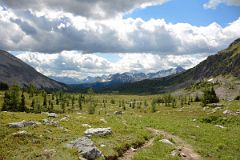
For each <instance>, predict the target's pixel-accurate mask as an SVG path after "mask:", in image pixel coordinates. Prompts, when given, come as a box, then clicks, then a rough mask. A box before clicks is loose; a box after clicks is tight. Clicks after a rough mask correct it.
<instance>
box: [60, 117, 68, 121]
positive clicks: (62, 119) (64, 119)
mask: <svg viewBox="0 0 240 160" xmlns="http://www.w3.org/2000/svg"><path fill="white" fill-rule="evenodd" d="M68 120H69V118H68V117H63V118H61V119H60V121H68Z"/></svg>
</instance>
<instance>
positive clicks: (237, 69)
mask: <svg viewBox="0 0 240 160" xmlns="http://www.w3.org/2000/svg"><path fill="white" fill-rule="evenodd" d="M219 75H231V76H233V77H236V78H238V79H239V78H240V38H239V39H237V40H235V41H234V42H233V43H231V44H230V45H229V47H228V48H226V49H224V50H222V51H220V52H218V53H217V54H215V55H212V56H209V57H208V58H207V59H206V60H204V61H202V62H201V63H199V64H198V65H197V66H195V67H193V68H191V69H188V70H184V69H183V68H182V67H177V68H171V69H169V70H162V71H159V72H156V73H148V74H145V73H141V72H136V71H133V72H125V73H117V74H111V75H103V76H98V77H87V78H86V79H82V80H79V79H73V78H68V77H67V78H66V77H55V79H56V80H59V81H62V82H65V83H73V82H74V81H75V83H76V84H74V85H68V86H69V87H68V89H69V90H70V91H71V90H75V91H83V90H84V89H87V88H90V87H91V88H94V89H95V90H96V91H98V92H113V91H117V92H120V93H162V92H168V91H171V90H175V89H178V88H183V87H186V86H189V85H191V84H192V83H194V82H196V81H199V80H203V79H206V78H210V77H216V76H219ZM52 78H54V77H52ZM59 78H62V79H59ZM0 82H5V83H8V84H9V85H12V84H14V83H17V84H19V85H21V86H27V85H29V84H33V85H35V86H36V87H38V88H46V89H63V88H66V85H65V84H63V83H60V82H57V81H55V80H52V79H50V78H48V77H46V76H44V75H43V74H41V73H39V72H37V71H36V70H35V69H34V68H32V67H31V66H29V65H27V64H26V63H24V62H22V61H21V60H20V59H18V58H16V57H14V56H13V55H11V54H9V53H8V52H6V51H2V50H0ZM80 83H82V84H80Z"/></svg>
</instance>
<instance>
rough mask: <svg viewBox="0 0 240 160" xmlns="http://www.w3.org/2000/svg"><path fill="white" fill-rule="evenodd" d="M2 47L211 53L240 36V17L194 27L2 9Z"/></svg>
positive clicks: (149, 21)
mask: <svg viewBox="0 0 240 160" xmlns="http://www.w3.org/2000/svg"><path fill="white" fill-rule="evenodd" d="M0 22H1V23H0V28H4V30H1V31H0V36H1V41H0V46H1V47H2V49H5V50H21V51H33V52H43V53H58V52H61V51H63V50H78V51H82V52H84V53H95V52H103V53H146V52H147V53H154V54H159V55H167V54H173V55H181V54H196V53H212V52H217V51H218V50H221V49H223V48H225V47H226V46H227V45H228V44H229V43H231V42H232V41H233V40H234V39H236V38H238V37H240V31H239V28H240V18H239V19H237V20H236V21H234V22H232V23H230V24H229V25H228V26H226V27H221V26H220V25H219V24H217V23H212V24H210V25H208V26H193V25H190V24H187V23H177V24H172V23H167V22H166V21H165V20H164V19H151V20H148V21H144V20H143V19H141V18H137V19H132V18H127V19H122V18H114V19H104V20H102V19H101V20H96V19H87V18H86V17H82V16H74V15H73V14H71V13H65V12H61V11H59V12H55V11H54V12H52V11H48V12H41V13H37V12H32V11H30V10H24V11H23V10H20V11H18V10H14V11H13V10H9V9H4V8H0Z"/></svg>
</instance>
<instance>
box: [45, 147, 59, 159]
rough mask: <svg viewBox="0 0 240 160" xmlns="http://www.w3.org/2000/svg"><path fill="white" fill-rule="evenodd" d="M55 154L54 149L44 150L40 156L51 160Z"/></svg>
mask: <svg viewBox="0 0 240 160" xmlns="http://www.w3.org/2000/svg"><path fill="white" fill-rule="evenodd" d="M56 152H57V151H56V150H55V149H45V150H44V151H43V152H42V156H44V157H45V158H46V159H52V157H54V156H55V154H56Z"/></svg>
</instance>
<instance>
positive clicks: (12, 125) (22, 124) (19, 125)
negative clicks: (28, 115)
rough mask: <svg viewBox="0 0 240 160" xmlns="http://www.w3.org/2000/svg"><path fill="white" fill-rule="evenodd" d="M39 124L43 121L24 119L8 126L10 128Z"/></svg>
mask: <svg viewBox="0 0 240 160" xmlns="http://www.w3.org/2000/svg"><path fill="white" fill-rule="evenodd" d="M38 124H41V123H40V122H37V121H22V122H13V123H8V126H9V127H10V128H22V127H27V126H34V125H38Z"/></svg>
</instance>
